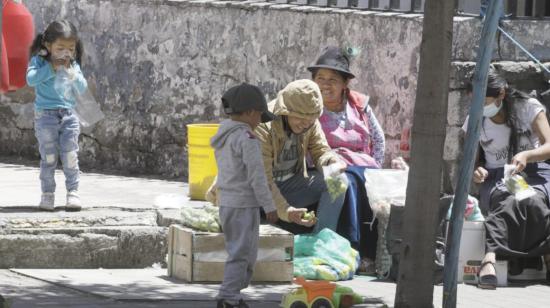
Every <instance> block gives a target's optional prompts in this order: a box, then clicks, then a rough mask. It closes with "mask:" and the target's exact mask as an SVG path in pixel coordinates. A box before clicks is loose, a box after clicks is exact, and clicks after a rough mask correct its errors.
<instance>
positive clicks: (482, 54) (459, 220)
mask: <svg viewBox="0 0 550 308" xmlns="http://www.w3.org/2000/svg"><path fill="white" fill-rule="evenodd" d="M502 10H503V5H502V0H492V1H490V2H489V7H488V10H487V17H486V18H485V21H484V23H483V30H482V32H481V38H480V40H479V57H478V59H477V63H476V67H475V73H474V82H473V86H474V93H473V101H472V105H471V107H470V114H469V119H468V131H467V133H466V142H465V146H464V158H463V159H462V162H461V164H460V174H459V178H458V183H457V187H456V191H455V197H454V201H453V210H452V214H451V221H450V225H449V235H448V236H447V251H446V253H445V269H444V271H443V284H444V286H443V307H444V308H455V307H456V291H457V288H456V278H457V267H458V253H459V250H460V237H461V236H462V225H463V222H464V218H463V217H464V209H465V208H466V199H467V195H468V190H469V188H470V183H471V181H472V174H473V168H474V163H475V156H476V151H477V148H478V143H479V129H480V125H481V117H482V110H483V105H484V102H485V92H486V88H487V73H488V70H489V65H490V62H491V58H492V55H493V47H494V43H495V34H496V32H497V27H498V22H499V19H500V16H501V14H502Z"/></svg>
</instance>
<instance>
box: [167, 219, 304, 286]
mask: <svg viewBox="0 0 550 308" xmlns="http://www.w3.org/2000/svg"><path fill="white" fill-rule="evenodd" d="M258 247H259V249H260V250H262V249H273V248H276V249H280V250H281V251H280V252H281V253H280V254H282V255H283V256H286V257H283V258H281V259H280V260H278V261H258V262H256V266H255V268H254V275H253V276H252V281H256V282H260V281H262V282H289V281H292V274H293V265H292V255H293V248H294V236H293V235H292V234H291V233H289V232H286V231H284V230H282V229H279V228H276V227H273V226H270V225H260V242H259V243H258ZM224 250H225V241H224V238H223V234H222V233H210V232H202V231H196V230H192V229H190V228H186V227H182V226H181V225H171V226H170V229H169V232H168V276H170V277H174V278H178V279H183V280H185V281H187V282H221V281H222V280H223V269H224V265H225V263H224V262H223V261H221V260H220V261H217V262H213V261H198V260H196V259H197V258H196V256H197V255H198V254H205V253H213V254H216V253H219V252H223V251H224Z"/></svg>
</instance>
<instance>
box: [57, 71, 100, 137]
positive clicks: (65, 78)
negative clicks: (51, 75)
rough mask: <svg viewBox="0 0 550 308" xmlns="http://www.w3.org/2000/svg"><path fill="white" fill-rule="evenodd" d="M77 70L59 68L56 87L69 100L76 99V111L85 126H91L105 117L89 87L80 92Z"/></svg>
mask: <svg viewBox="0 0 550 308" xmlns="http://www.w3.org/2000/svg"><path fill="white" fill-rule="evenodd" d="M76 78H77V76H76V72H75V70H74V68H72V67H69V68H64V67H61V68H59V69H57V71H56V76H55V81H54V89H55V91H56V92H57V93H59V95H61V96H62V97H63V98H64V99H66V100H68V101H75V102H76V105H75V110H74V111H75V113H76V114H77V115H78V118H79V120H80V123H81V124H82V126H84V127H90V126H93V125H95V124H96V123H97V122H99V121H101V120H102V119H103V118H105V115H104V114H103V112H102V111H101V108H100V106H99V104H98V103H97V101H96V100H95V98H94V96H93V95H92V93H90V91H89V90H88V89H85V90H84V91H83V92H79V91H78V89H77V88H76V85H75V81H76Z"/></svg>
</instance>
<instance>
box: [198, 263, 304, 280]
mask: <svg viewBox="0 0 550 308" xmlns="http://www.w3.org/2000/svg"><path fill="white" fill-rule="evenodd" d="M224 267H225V263H223V262H194V263H193V281H194V282H220V281H222V280H223V270H224ZM293 270H294V268H293V264H292V262H276V261H275V262H257V263H256V265H255V267H254V274H253V275H252V281H254V282H269V281H270V282H287V281H290V280H291V277H292V274H293ZM289 278H290V279H289Z"/></svg>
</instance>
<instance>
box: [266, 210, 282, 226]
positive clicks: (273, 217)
mask: <svg viewBox="0 0 550 308" xmlns="http://www.w3.org/2000/svg"><path fill="white" fill-rule="evenodd" d="M265 219H266V220H267V222H269V223H270V224H274V223H276V222H277V220H279V215H277V211H273V212H269V213H266V214H265Z"/></svg>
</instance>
